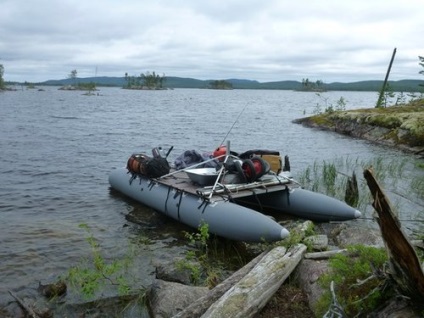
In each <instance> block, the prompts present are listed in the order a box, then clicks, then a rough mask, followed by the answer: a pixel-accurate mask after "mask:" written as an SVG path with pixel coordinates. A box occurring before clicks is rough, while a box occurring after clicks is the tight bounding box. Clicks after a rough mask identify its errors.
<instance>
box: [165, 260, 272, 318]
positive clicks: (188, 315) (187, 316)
mask: <svg viewBox="0 0 424 318" xmlns="http://www.w3.org/2000/svg"><path fill="white" fill-rule="evenodd" d="M266 254H267V252H263V253H261V254H260V255H258V256H256V257H255V258H254V259H253V260H251V261H250V262H249V263H248V264H247V265H245V266H243V267H242V268H240V269H239V270H238V271H236V272H235V273H233V274H232V275H231V276H230V277H228V278H227V279H226V280H224V281H223V282H222V283H221V284H219V285H217V286H215V288H213V289H211V290H210V291H209V292H208V294H207V295H206V296H203V297H201V298H199V299H198V300H196V301H195V302H194V303H192V304H191V305H190V306H188V307H187V308H185V309H184V310H183V311H180V312H179V313H178V314H177V315H174V316H173V317H172V318H198V317H200V316H201V315H202V314H203V313H204V312H205V311H206V310H207V309H208V308H209V307H210V306H211V305H212V304H213V303H214V302H215V301H217V300H218V299H219V298H220V297H221V296H222V295H223V294H224V293H225V292H226V291H227V290H229V289H230V288H231V287H232V286H233V285H234V284H236V283H237V282H238V281H239V280H240V279H242V278H243V277H244V276H245V275H246V274H247V273H248V272H250V271H251V270H252V268H254V267H255V266H256V265H257V264H258V263H259V262H260V260H261V259H262V258H263V257H264V256H265V255H266Z"/></svg>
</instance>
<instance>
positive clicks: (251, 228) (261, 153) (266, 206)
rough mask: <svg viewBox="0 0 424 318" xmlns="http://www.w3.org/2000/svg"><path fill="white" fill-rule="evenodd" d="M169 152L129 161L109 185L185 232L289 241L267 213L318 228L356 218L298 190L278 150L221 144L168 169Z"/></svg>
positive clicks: (155, 151) (330, 201) (187, 154)
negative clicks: (310, 222)
mask: <svg viewBox="0 0 424 318" xmlns="http://www.w3.org/2000/svg"><path fill="white" fill-rule="evenodd" d="M171 150H172V147H171V149H170V150H169V151H168V153H167V154H166V155H161V153H160V151H159V150H158V148H154V149H153V150H152V154H153V156H149V155H146V154H133V155H131V157H130V158H129V159H128V162H127V166H126V167H123V168H118V169H115V170H113V171H112V172H111V173H110V175H109V183H110V185H111V187H112V188H113V189H115V190H117V191H119V192H121V193H123V194H125V195H127V196H128V197H131V198H132V199H134V200H136V201H139V202H141V203H143V204H145V205H147V206H149V207H151V208H153V209H155V210H156V211H158V212H160V213H163V214H164V215H166V216H169V217H171V218H173V219H175V220H177V221H179V222H181V223H184V224H186V225H188V226H190V227H192V228H196V229H197V228H198V227H199V226H200V225H201V224H202V223H206V224H208V228H209V231H210V232H211V233H213V234H216V235H218V236H222V237H225V238H228V239H232V240H237V241H246V242H273V241H278V240H282V239H284V238H286V237H288V235H289V231H288V230H287V229H286V228H284V227H283V226H282V225H281V224H279V223H278V222H276V221H275V220H274V218H272V217H270V216H269V215H267V214H265V213H266V212H267V211H272V212H273V213H281V214H285V215H291V216H295V217H299V218H302V219H309V220H313V221H321V222H328V221H345V220H351V219H356V218H359V217H360V216H361V212H359V211H358V210H356V209H354V208H352V207H350V206H349V205H347V204H346V203H344V202H342V201H339V200H337V199H335V198H332V197H329V196H326V195H324V194H321V193H316V192H312V191H308V190H305V189H302V187H301V185H300V184H299V183H298V182H296V181H295V180H294V179H293V178H292V177H291V175H290V171H289V170H290V169H289V167H288V166H289V163H288V160H287V158H286V160H285V161H284V162H285V164H284V166H283V164H282V160H281V156H280V154H279V152H278V151H269V150H250V151H247V152H244V153H241V154H237V153H233V152H231V151H230V147H229V142H228V143H227V145H226V146H221V147H218V148H217V149H216V150H215V151H214V152H213V153H212V154H209V155H200V154H199V153H196V152H195V153H193V151H187V152H185V153H184V154H183V155H182V156H180V157H179V158H177V160H175V162H174V164H173V167H172V168H171V165H170V164H169V162H168V161H167V157H168V155H169V153H170V151H171ZM193 158H196V160H193Z"/></svg>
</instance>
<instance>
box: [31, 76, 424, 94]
mask: <svg viewBox="0 0 424 318" xmlns="http://www.w3.org/2000/svg"><path fill="white" fill-rule="evenodd" d="M76 81H77V82H78V83H90V82H94V83H95V84H96V85H97V86H117V87H123V86H124V84H125V78H124V77H107V76H101V77H85V78H77V79H76ZM212 81H214V80H212V79H211V80H199V79H194V78H184V77H173V76H169V77H166V81H165V83H164V86H165V87H167V88H208V87H209V84H210V83H211V82H212ZM225 81H227V82H229V83H231V84H232V85H233V88H234V89H281V90H299V89H301V88H302V83H301V82H298V81H278V82H266V83H260V82H258V81H254V80H247V79H226V80H225ZM37 84H38V85H56V86H63V85H72V84H74V80H73V79H70V78H67V79H61V80H48V81H45V82H41V83H37ZM419 84H421V85H423V84H424V81H420V80H400V81H389V85H390V87H391V89H392V90H393V91H396V92H424V87H423V86H419ZM382 85H383V81H377V80H375V81H360V82H352V83H339V82H334V83H329V84H325V83H324V84H323V86H322V88H323V89H325V90H328V91H379V90H380V89H381V86H382Z"/></svg>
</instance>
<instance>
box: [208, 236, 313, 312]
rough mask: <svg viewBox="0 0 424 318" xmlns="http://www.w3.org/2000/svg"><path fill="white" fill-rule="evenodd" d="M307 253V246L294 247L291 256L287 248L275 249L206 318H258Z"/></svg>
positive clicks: (209, 310) (210, 308) (229, 291)
mask: <svg viewBox="0 0 424 318" xmlns="http://www.w3.org/2000/svg"><path fill="white" fill-rule="evenodd" d="M305 251H306V246H305V245H303V244H298V245H296V246H294V247H293V248H292V249H290V250H289V251H287V253H286V249H285V248H284V247H282V246H279V247H275V248H274V249H272V250H271V251H270V252H269V253H268V254H267V255H265V256H264V257H263V258H262V260H261V261H260V262H259V263H258V264H257V265H256V266H255V267H254V268H253V269H252V270H251V271H250V272H249V273H248V274H247V275H246V276H244V277H243V278H242V279H241V280H240V281H239V282H238V283H237V284H235V285H234V286H233V287H232V288H230V289H229V290H228V291H227V292H226V293H225V294H224V295H223V296H222V297H221V298H220V299H219V300H218V301H217V302H215V303H214V304H213V305H212V306H210V307H209V309H208V310H207V311H206V312H205V313H204V314H203V315H202V318H211V317H219V318H221V317H232V318H236V317H243V318H245V317H253V316H255V315H256V314H257V313H258V312H259V311H260V310H261V309H262V308H263V307H264V306H265V305H266V304H267V302H268V301H269V300H270V299H271V297H272V296H273V295H274V293H275V292H276V291H277V290H278V289H279V288H280V286H281V285H282V283H283V282H284V281H285V280H286V278H287V277H288V276H289V275H290V274H291V273H292V271H293V270H294V269H295V268H296V266H297V265H298V264H299V262H300V261H301V260H302V257H303V254H304V253H305Z"/></svg>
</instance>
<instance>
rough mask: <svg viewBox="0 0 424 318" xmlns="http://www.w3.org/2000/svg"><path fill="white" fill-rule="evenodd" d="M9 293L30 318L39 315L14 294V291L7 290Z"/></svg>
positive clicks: (37, 317) (35, 317)
mask: <svg viewBox="0 0 424 318" xmlns="http://www.w3.org/2000/svg"><path fill="white" fill-rule="evenodd" d="M9 294H10V295H11V296H12V297H13V298H15V299H16V301H17V302H18V303H19V305H20V306H21V307H22V308H23V309H25V311H26V312H27V313H28V314H29V315H30V317H32V318H40V317H41V316H40V315H38V314H37V313H36V312H35V310H34V309H33V308H32V307H31V306H30V305H28V304H27V303H26V302H25V301H24V300H23V299H21V298H19V297H18V295H16V294H15V293H14V292H12V291H11V290H9Z"/></svg>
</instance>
